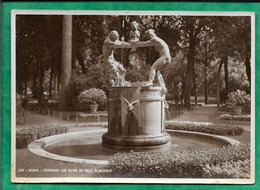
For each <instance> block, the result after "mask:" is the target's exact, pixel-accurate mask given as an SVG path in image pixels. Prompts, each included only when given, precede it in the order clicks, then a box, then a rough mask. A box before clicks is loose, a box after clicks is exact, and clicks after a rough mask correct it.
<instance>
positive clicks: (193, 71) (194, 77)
mask: <svg viewBox="0 0 260 190" xmlns="http://www.w3.org/2000/svg"><path fill="white" fill-rule="evenodd" d="M192 76H193V89H194V97H195V105H197V104H198V94H197V83H196V73H195V68H194V64H193V67H192Z"/></svg>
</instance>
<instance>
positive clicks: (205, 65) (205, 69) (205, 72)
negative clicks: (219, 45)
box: [204, 43, 209, 104]
mask: <svg viewBox="0 0 260 190" xmlns="http://www.w3.org/2000/svg"><path fill="white" fill-rule="evenodd" d="M204 46H205V47H204V48H205V58H204V96H205V99H204V103H205V104H208V66H209V63H208V44H207V43H205V45H204Z"/></svg>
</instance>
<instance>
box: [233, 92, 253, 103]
mask: <svg viewBox="0 0 260 190" xmlns="http://www.w3.org/2000/svg"><path fill="white" fill-rule="evenodd" d="M228 100H229V101H231V102H232V103H233V104H234V105H236V106H244V105H248V104H249V105H250V103H251V97H250V94H246V92H245V91H241V90H236V91H233V92H230V93H229V94H228Z"/></svg>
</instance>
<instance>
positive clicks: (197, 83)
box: [11, 10, 255, 184]
mask: <svg viewBox="0 0 260 190" xmlns="http://www.w3.org/2000/svg"><path fill="white" fill-rule="evenodd" d="M11 36H12V44H11V46H12V47H11V48H12V97H11V98H12V142H11V143H12V158H11V161H12V168H11V172H12V173H11V178H12V182H17V183H57V182H58V183H159V184H160V183H161V184H164V183H168V184H176V183H182V184H189V183H202V184H216V183H218V184H253V183H254V182H255V97H254V96H255V86H254V85H255V47H254V46H255V14H254V13H253V12H185V11H183V12H181V11H178V12H174V11H94V10H93V11H83V10H82V11H58V10H57V11H55V10H45V11H44V10H14V11H13V12H12V34H11Z"/></svg>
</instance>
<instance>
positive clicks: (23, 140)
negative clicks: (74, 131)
mask: <svg viewBox="0 0 260 190" xmlns="http://www.w3.org/2000/svg"><path fill="white" fill-rule="evenodd" d="M67 131H68V127H66V126H49V127H35V126H34V127H27V128H22V129H21V130H18V131H17V132H16V148H25V147H26V146H27V145H28V144H30V143H31V142H33V141H34V140H37V139H40V138H43V137H47V136H52V135H57V134H62V133H66V132H67Z"/></svg>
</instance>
